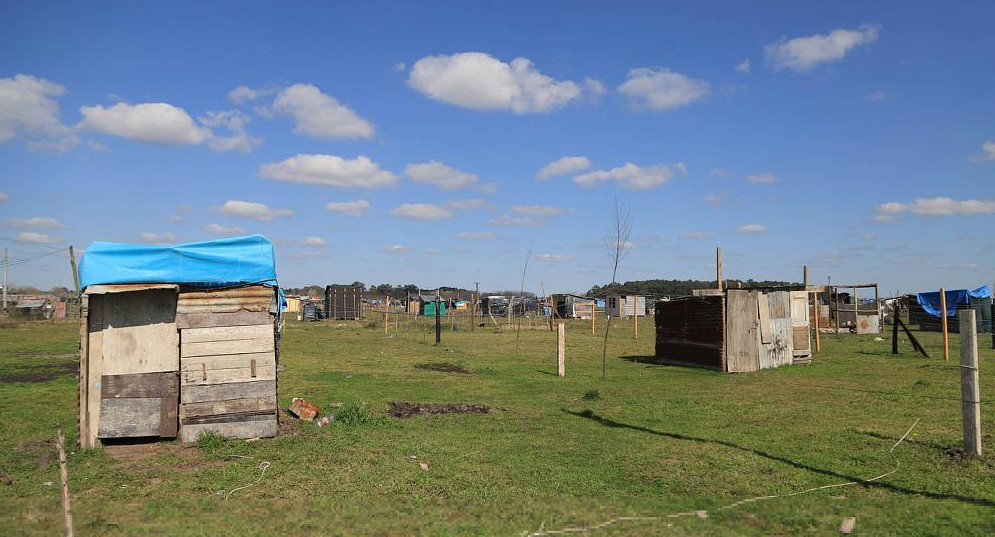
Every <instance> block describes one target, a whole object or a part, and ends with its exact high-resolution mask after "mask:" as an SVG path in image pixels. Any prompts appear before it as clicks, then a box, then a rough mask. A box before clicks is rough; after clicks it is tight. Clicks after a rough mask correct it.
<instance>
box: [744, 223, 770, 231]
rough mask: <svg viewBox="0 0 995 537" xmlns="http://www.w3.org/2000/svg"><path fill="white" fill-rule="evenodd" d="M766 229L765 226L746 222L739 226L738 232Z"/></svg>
mask: <svg viewBox="0 0 995 537" xmlns="http://www.w3.org/2000/svg"><path fill="white" fill-rule="evenodd" d="M764 231H767V228H766V227H764V226H762V225H760V224H747V225H745V226H740V228H739V232H740V233H763V232H764Z"/></svg>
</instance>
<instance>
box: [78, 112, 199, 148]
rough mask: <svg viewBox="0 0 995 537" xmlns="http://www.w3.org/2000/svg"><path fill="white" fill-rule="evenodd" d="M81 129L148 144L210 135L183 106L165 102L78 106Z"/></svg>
mask: <svg viewBox="0 0 995 537" xmlns="http://www.w3.org/2000/svg"><path fill="white" fill-rule="evenodd" d="M79 111H80V113H81V114H83V121H80V122H79V123H78V124H77V127H79V128H81V129H88V130H92V131H97V132H101V133H104V134H110V135H112V136H120V137H122V138H130V139H132V140H137V141H139V142H144V143H149V144H166V145H185V144H189V145H196V144H200V143H202V142H204V141H206V140H208V139H209V138H211V136H212V135H211V131H210V130H208V129H205V128H204V127H200V126H198V125H197V124H196V123H194V121H193V119H192V118H191V117H190V115H189V114H187V112H186V110H184V109H182V108H179V107H176V106H173V105H171V104H167V103H142V104H135V105H132V104H126V103H117V104H115V105H114V106H111V107H109V108H104V107H103V106H99V105H98V106H81V107H80V109H79Z"/></svg>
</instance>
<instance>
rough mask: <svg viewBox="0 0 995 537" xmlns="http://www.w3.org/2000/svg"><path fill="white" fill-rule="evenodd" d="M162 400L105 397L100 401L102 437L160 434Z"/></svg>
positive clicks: (99, 435)
mask: <svg viewBox="0 0 995 537" xmlns="http://www.w3.org/2000/svg"><path fill="white" fill-rule="evenodd" d="M161 409H162V400H161V399H159V398H157V397H149V398H144V399H104V400H102V401H100V423H99V428H98V432H97V436H98V437H100V438H134V437H140V436H159V428H160V423H161Z"/></svg>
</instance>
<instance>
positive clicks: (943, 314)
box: [940, 287, 950, 362]
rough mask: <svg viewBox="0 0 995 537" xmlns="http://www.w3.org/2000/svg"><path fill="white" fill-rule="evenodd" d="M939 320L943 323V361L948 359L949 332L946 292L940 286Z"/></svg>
mask: <svg viewBox="0 0 995 537" xmlns="http://www.w3.org/2000/svg"><path fill="white" fill-rule="evenodd" d="M940 322H941V323H942V324H943V361H944V362H949V361H950V333H949V332H947V293H946V291H945V290H944V289H943V288H942V287H940Z"/></svg>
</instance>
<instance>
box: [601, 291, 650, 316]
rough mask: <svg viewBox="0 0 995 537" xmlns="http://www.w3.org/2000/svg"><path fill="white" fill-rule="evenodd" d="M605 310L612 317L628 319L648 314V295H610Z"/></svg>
mask: <svg viewBox="0 0 995 537" xmlns="http://www.w3.org/2000/svg"><path fill="white" fill-rule="evenodd" d="M605 312H606V313H607V314H608V315H611V316H612V317H621V318H623V319H627V318H629V317H633V316H636V315H638V316H640V317H642V316H644V315H646V297H644V296H639V295H621V294H620V295H615V296H610V297H608V302H607V303H606V304H605Z"/></svg>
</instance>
